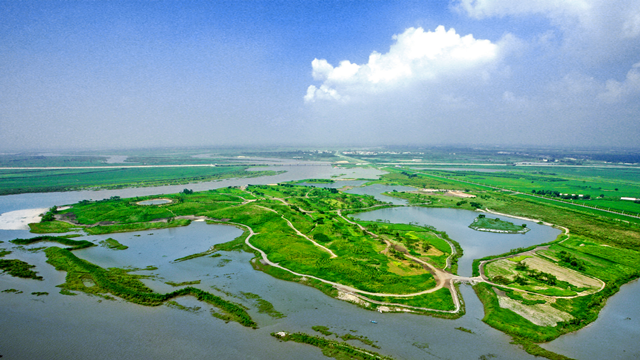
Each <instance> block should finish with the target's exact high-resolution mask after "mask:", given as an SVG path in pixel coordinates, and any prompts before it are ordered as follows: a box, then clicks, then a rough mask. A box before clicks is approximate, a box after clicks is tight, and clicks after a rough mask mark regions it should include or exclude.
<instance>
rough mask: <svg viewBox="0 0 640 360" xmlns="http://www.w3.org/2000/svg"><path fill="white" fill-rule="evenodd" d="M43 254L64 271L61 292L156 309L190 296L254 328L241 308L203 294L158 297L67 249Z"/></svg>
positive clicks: (134, 278) (188, 290)
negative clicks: (112, 298)
mask: <svg viewBox="0 0 640 360" xmlns="http://www.w3.org/2000/svg"><path fill="white" fill-rule="evenodd" d="M45 254H46V255H47V262H48V263H50V264H51V265H53V266H54V267H55V268H56V270H59V271H66V272H67V276H66V279H65V283H64V284H62V285H59V286H60V287H62V288H63V289H67V290H78V291H83V292H86V293H89V294H96V295H101V294H106V293H110V294H112V295H114V296H117V297H120V298H122V299H125V300H127V301H130V302H133V303H136V304H140V305H146V306H158V305H162V304H163V303H165V302H166V301H168V300H171V299H173V298H176V297H180V296H188V295H190V296H193V297H195V298H196V299H198V300H199V301H203V302H206V303H208V304H210V305H213V306H215V307H216V308H218V309H219V310H220V311H221V312H222V315H221V316H222V317H223V318H224V320H225V321H236V322H238V323H240V324H242V325H244V326H247V327H253V328H256V327H257V324H256V323H255V322H254V321H253V320H252V319H251V317H250V316H249V314H247V312H246V311H245V310H244V309H243V308H242V307H241V306H239V305H238V304H235V303H232V302H230V301H227V300H224V299H222V298H221V297H219V296H216V295H213V294H211V293H208V292H206V291H203V290H200V289H197V288H193V287H185V288H182V289H178V290H176V291H173V292H171V293H167V294H158V293H155V292H153V291H152V290H151V289H149V288H148V287H147V286H146V285H144V284H143V283H142V282H141V281H140V280H139V278H140V277H141V275H132V274H129V272H130V271H131V270H123V269H117V268H110V269H103V268H101V267H99V266H97V265H94V264H92V263H90V262H88V261H85V260H82V259H80V258H78V257H77V256H75V255H74V254H72V253H71V251H69V250H67V249H61V248H58V247H50V248H48V249H47V250H45ZM87 283H90V284H91V286H87V285H86V284H87Z"/></svg>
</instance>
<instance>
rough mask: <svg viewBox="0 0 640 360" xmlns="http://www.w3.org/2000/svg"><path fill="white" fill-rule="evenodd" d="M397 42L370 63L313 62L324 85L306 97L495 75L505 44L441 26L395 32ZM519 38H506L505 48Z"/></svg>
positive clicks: (337, 96) (344, 95)
mask: <svg viewBox="0 0 640 360" xmlns="http://www.w3.org/2000/svg"><path fill="white" fill-rule="evenodd" d="M393 40H395V42H394V43H393V44H392V45H391V47H390V49H389V51H388V52H387V53H386V54H381V53H378V52H376V51H374V52H373V53H371V55H370V56H369V61H368V62H367V63H366V64H363V65H358V64H354V63H351V62H350V61H348V60H345V61H341V62H340V64H339V65H338V66H337V67H333V66H332V65H331V64H329V63H328V62H327V61H326V60H324V59H314V60H313V61H312V62H311V67H312V69H313V72H312V75H313V78H314V79H315V80H318V81H323V83H322V85H321V86H320V87H316V86H314V85H311V86H309V88H308V89H307V94H306V96H305V97H304V99H305V101H307V102H313V101H315V100H318V99H329V100H338V99H342V100H348V99H349V98H350V95H361V94H367V93H380V92H386V91H389V90H391V89H394V88H397V87H403V86H407V85H409V84H410V83H413V82H429V81H431V82H437V81H439V80H441V79H445V78H446V79H451V78H466V77H469V76H478V77H480V78H482V79H485V80H486V79H487V78H488V77H489V72H488V70H490V67H489V68H488V66H489V65H491V64H494V63H495V62H496V61H497V60H498V59H499V57H500V50H501V45H503V44H500V45H499V44H494V43H492V42H491V41H489V40H481V39H475V38H474V37H473V35H466V36H460V35H459V34H457V33H456V31H455V30H454V29H449V30H448V31H447V30H445V28H444V27H443V26H438V27H437V28H436V29H435V31H425V30H424V29H422V28H408V29H406V30H405V31H404V32H403V33H402V34H399V35H394V36H393ZM513 42H514V40H513V39H511V38H510V39H507V41H504V42H503V43H504V46H506V47H508V45H509V44H512V43H513Z"/></svg>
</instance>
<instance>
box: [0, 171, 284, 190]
mask: <svg viewBox="0 0 640 360" xmlns="http://www.w3.org/2000/svg"><path fill="white" fill-rule="evenodd" d="M247 168H248V167H247V166H218V167H208V166H207V167H169V168H164V167H163V168H120V169H114V168H108V169H62V170H53V169H42V170H40V169H38V170H17V169H0V195H7V194H18V193H27V192H51V191H69V190H80V189H120V188H125V187H147V186H161V185H180V184H188V183H193V182H201V181H213V180H219V179H227V178H233V177H257V176H266V175H274V174H275V173H276V172H274V171H246V169H247Z"/></svg>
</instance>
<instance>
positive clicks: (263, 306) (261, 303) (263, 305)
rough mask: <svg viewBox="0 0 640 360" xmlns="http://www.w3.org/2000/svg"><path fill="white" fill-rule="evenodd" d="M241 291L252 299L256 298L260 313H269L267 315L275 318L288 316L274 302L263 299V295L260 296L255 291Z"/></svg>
mask: <svg viewBox="0 0 640 360" xmlns="http://www.w3.org/2000/svg"><path fill="white" fill-rule="evenodd" d="M240 293H241V294H242V296H244V297H245V298H247V299H250V300H254V301H255V302H256V304H257V305H258V312H259V313H263V314H267V315H269V316H271V317H272V318H274V319H282V318H284V317H286V315H284V314H283V313H281V312H279V311H277V310H276V309H275V308H274V307H273V304H272V303H270V302H268V301H267V300H265V299H263V298H262V297H260V295H258V294H254V293H250V292H240Z"/></svg>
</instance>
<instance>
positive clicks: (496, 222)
mask: <svg viewBox="0 0 640 360" xmlns="http://www.w3.org/2000/svg"><path fill="white" fill-rule="evenodd" d="M469 227H470V228H472V229H474V230H478V231H487V230H497V231H500V232H505V233H509V234H522V233H525V232H527V231H529V229H528V228H527V227H525V226H519V225H514V224H513V223H512V222H509V221H504V220H500V219H499V218H495V219H492V218H488V217H484V216H479V217H477V218H475V219H474V220H473V222H472V223H471V225H469Z"/></svg>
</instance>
